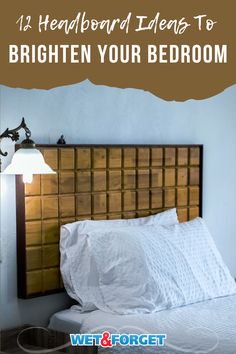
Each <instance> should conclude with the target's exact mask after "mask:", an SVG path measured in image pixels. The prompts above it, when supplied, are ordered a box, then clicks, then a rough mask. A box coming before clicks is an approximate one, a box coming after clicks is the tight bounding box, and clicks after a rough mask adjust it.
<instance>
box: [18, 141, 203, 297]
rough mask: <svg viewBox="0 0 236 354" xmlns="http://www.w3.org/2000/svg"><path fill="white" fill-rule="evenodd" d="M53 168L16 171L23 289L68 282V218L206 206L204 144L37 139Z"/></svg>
mask: <svg viewBox="0 0 236 354" xmlns="http://www.w3.org/2000/svg"><path fill="white" fill-rule="evenodd" d="M37 147H38V148H39V149H40V151H41V152H42V153H43V155H44V157H45V160H46V162H47V163H48V164H49V165H50V166H51V167H52V168H53V169H54V170H55V171H56V172H57V174H55V175H41V176H40V175H36V176H34V179H33V182H32V184H26V185H24V184H23V181H22V177H21V176H17V178H16V201H17V253H18V267H17V269H18V296H19V297H20V298H31V297H35V296H40V295H44V294H50V293H55V292H59V291H62V290H63V283H62V280H61V276H60V267H59V263H60V259H59V258H60V255H59V237H60V226H61V225H62V224H66V223H70V222H74V221H77V220H84V219H93V220H101V219H120V218H134V217H141V216H147V215H150V214H155V213H158V212H161V211H163V210H166V209H169V208H173V207H176V208H177V211H178V217H179V220H180V221H187V220H190V219H193V218H195V217H196V216H201V214H202V157H203V146H202V145H145V146H144V145H139V146H136V145H125V146H123V145H122V146H120V145H114V146H112V145H38V146H37Z"/></svg>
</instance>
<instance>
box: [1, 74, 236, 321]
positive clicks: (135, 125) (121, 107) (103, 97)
mask: <svg viewBox="0 0 236 354" xmlns="http://www.w3.org/2000/svg"><path fill="white" fill-rule="evenodd" d="M0 90H1V104H0V118H1V130H3V129H5V128H6V127H10V128H13V127H15V126H17V125H18V124H19V122H20V120H21V117H22V116H24V117H25V118H26V121H27V123H28V125H29V126H30V128H31V130H32V132H33V138H34V139H35V141H36V142H38V143H55V142H56V141H57V139H58V138H59V136H60V134H61V133H64V135H65V137H66V140H67V142H68V143H104V144H105V143H112V144H115V143H134V144H136V143H145V144H150V143H153V144H155V143H160V144H162V143H186V144H188V143H203V144H204V145H205V154H204V159H205V160H204V204H203V206H204V218H205V219H206V221H207V223H208V225H209V228H210V229H211V231H212V233H213V235H214V238H215V241H216V243H217V245H218V247H219V249H220V251H221V253H222V255H223V257H224V259H225V261H226V263H227V265H228V266H229V267H230V270H231V272H232V274H233V275H234V276H236V257H235V251H236V234H235V224H234V222H235V220H234V219H235V196H236V183H235V176H236V138H235V132H236V86H233V87H231V88H229V89H227V90H226V91H225V92H223V93H221V94H220V95H218V96H215V97H213V98H210V99H207V100H204V101H187V102H185V103H176V102H165V101H163V100H161V99H159V98H157V97H155V96H153V95H151V94H149V93H146V92H143V91H141V90H132V89H126V90H122V89H116V88H108V87H103V86H95V85H93V84H91V83H90V82H89V81H85V82H83V83H81V84H76V85H72V86H67V87H61V88H57V89H54V90H51V91H41V90H29V91H27V90H23V89H11V88H6V87H1V88H0ZM3 147H5V148H6V149H7V150H8V151H10V154H9V157H8V158H5V159H4V164H6V163H7V162H8V161H9V158H10V157H11V155H12V152H13V144H12V142H11V141H8V140H5V141H4V143H3ZM15 235H16V225H15V186H14V178H13V177H11V176H2V181H1V237H2V239H1V243H2V263H1V265H0V271H1V272H0V276H1V278H0V281H1V292H0V299H1V300H0V301H1V312H0V316H1V319H2V326H3V327H12V326H15V325H19V324H22V323H32V324H38V325H39V324H42V325H45V324H46V322H47V319H48V317H49V316H50V314H51V313H53V312H55V311H57V310H59V309H61V308H65V307H67V306H69V302H68V298H67V296H66V295H65V294H60V295H52V296H48V297H43V298H38V299H34V300H18V299H17V297H16V248H15V242H16V240H15V238H16V236H15Z"/></svg>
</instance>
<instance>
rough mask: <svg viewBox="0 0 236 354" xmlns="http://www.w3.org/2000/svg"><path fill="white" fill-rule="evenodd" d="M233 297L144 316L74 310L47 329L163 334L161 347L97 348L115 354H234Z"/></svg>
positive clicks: (235, 318) (57, 317) (235, 302)
mask: <svg viewBox="0 0 236 354" xmlns="http://www.w3.org/2000/svg"><path fill="white" fill-rule="evenodd" d="M235 314H236V296H235V295H234V296H229V297H225V298H218V299H215V300H210V301H206V302H203V303H197V304H193V305H189V306H185V307H181V308H177V309H172V310H168V311H161V312H157V313H154V314H147V315H127V316H124V315H123V316H122V315H120V316H119V315H111V314H108V313H105V312H102V311H99V310H97V311H94V312H90V313H84V314H80V313H79V312H78V311H77V310H76V309H73V307H72V308H71V309H68V310H65V311H61V312H58V313H56V314H54V315H53V316H52V318H51V319H50V324H49V327H50V328H51V329H54V330H57V331H62V332H69V333H93V332H95V333H96V332H99V333H101V332H102V331H103V330H107V329H109V330H110V331H111V333H116V332H118V333H119V332H121V333H123V332H125V333H133V332H135V333H140V332H142V333H146V332H149V333H166V334H167V338H168V339H167V342H166V346H165V347H163V348H162V347H159V348H158V349H157V348H145V349H144V348H131V349H130V348H128V349H124V348H122V349H120V348H118V347H114V348H112V349H107V348H104V349H102V348H100V349H99V352H100V351H101V352H103V351H104V353H106V352H107V351H108V352H109V353H118V352H120V351H121V350H122V352H123V351H127V352H132V353H140V352H143V351H144V352H147V353H156V352H159V353H163V354H173V353H175V354H177V353H178V354H181V353H213V354H234V353H235V352H236V315H235Z"/></svg>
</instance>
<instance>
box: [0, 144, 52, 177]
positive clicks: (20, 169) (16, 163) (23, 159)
mask: <svg viewBox="0 0 236 354" xmlns="http://www.w3.org/2000/svg"><path fill="white" fill-rule="evenodd" d="M50 173H56V172H54V171H53V170H52V169H51V167H50V166H48V165H47V164H46V163H45V161H44V157H43V155H42V154H41V152H40V151H39V150H37V149H35V148H27V149H25V148H21V149H19V150H17V151H16V152H15V153H14V155H13V158H12V161H11V163H10V165H8V166H7V167H6V169H5V170H4V171H3V172H2V174H5V175H35V174H50Z"/></svg>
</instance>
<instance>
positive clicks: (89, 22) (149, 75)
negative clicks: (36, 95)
mask: <svg viewBox="0 0 236 354" xmlns="http://www.w3.org/2000/svg"><path fill="white" fill-rule="evenodd" d="M235 16H236V2H235V0H227V1H215V0H207V1H206V0H204V1H203V0H177V1H173V0H145V1H144V0H125V1H123V0H119V1H114V0H112V1H111V0H99V1H96V0H93V1H92V0H50V1H49V0H40V1H32V0H21V1H16V0H2V1H1V12H0V17H1V18H0V31H1V43H0V66H1V67H0V70H1V76H0V83H1V84H4V85H8V86H11V87H24V88H41V89H50V88H53V87H57V86H61V85H68V84H72V83H76V82H80V81H82V80H85V79H89V80H90V81H91V82H93V83H95V84H102V85H108V86H113V87H120V88H128V87H129V88H139V89H143V90H147V91H149V92H152V93H153V94H154V95H156V96H159V97H161V98H164V99H165V100H176V101H185V100H187V99H204V98H207V97H210V96H212V95H215V94H217V93H219V92H221V91H223V90H224V89H225V88H227V87H229V86H230V85H233V84H234V83H236V70H235V63H236V41H235V35H236V29H235Z"/></svg>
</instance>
